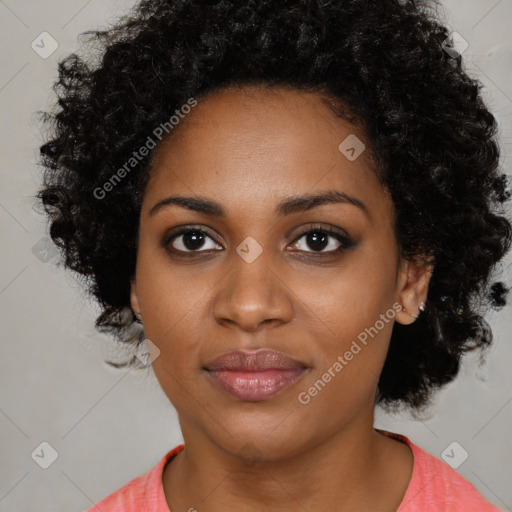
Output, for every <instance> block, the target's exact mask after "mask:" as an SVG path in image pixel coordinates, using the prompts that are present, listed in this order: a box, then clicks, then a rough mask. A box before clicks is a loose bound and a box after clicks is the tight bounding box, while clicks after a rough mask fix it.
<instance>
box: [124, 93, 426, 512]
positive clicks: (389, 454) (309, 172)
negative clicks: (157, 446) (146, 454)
mask: <svg viewBox="0 0 512 512" xmlns="http://www.w3.org/2000/svg"><path fill="white" fill-rule="evenodd" d="M352 133H354V134H356V135H357V137H358V138H359V139H360V140H362V141H364V140H365V139H364V135H363V134H361V133H360V132H359V131H357V130H356V129H355V128H354V127H353V126H352V125H350V124H348V123H347V122H345V121H343V120H341V119H338V118H336V117H335V116H334V115H333V114H332V113H331V112H330V111H329V110H328V109H327V107H326V106H325V105H324V104H323V103H322V101H321V99H320V98H319V97H318V96H317V95H314V94H310V93H304V92H298V91H293V90H288V89H273V90H271V89H267V88H261V87H245V88H242V89H225V90H223V91H220V92H217V93H215V94H213V95H211V96H209V97H208V98H206V99H204V100H202V101H200V102H199V104H198V105H197V106H196V107H195V108H193V110H192V112H191V113H189V114H188V115H187V117H186V118H185V119H184V120H183V121H181V123H180V125H179V126H178V127H177V128H176V129H175V131H174V132H173V134H172V137H170V138H168V139H167V140H166V141H164V142H163V143H162V145H161V146H160V147H159V148H158V149H159V151H158V154H157V158H156V160H155V162H154V166H153V168H152V175H151V178H150V180H149V183H148V186H147V189H146V191H145V195H144V201H143V204H142V209H141V217H140V234H139V247H138V254H137V268H136V276H135V280H134V281H133V282H132V291H131V305H132V308H133V311H134V312H135V313H136V314H138V313H139V312H141V315H142V318H143V321H144V333H145V335H146V337H147V338H148V339H150V340H151V341H152V342H153V343H155V345H156V346H157V347H158V348H159V350H160V354H159V356H158V357H157V358H156V359H155V360H154V361H153V369H154V372H155V375H156V377H157V379H158V381H159V383H160V385H161V386H162V389H163V391H164V392H165V393H166V395H167V397H168V398H169V400H170V401H171V402H172V404H173V405H174V407H175V408H176V410H177V413H178V417H179V421H180V426H181V430H182V434H183V438H184V441H185V449H184V451H183V452H181V453H180V454H179V455H178V456H176V457H175V458H174V459H173V461H171V462H170V463H169V464H168V465H167V466H166V468H165V470H164V475H163V487H164V493H165V496H166V499H167V502H168V504H169V507H170V509H171V510H172V511H173V512H181V511H187V510H189V509H190V508H191V507H195V508H196V509H197V510H198V511H199V512H203V511H208V512H217V511H223V512H224V511H226V510H234V507H235V506H236V510H238V511H241V512H249V511H251V512H252V511H261V510H262V509H264V508H268V509H269V510H273V511H276V512H280V511H301V512H303V511H304V510H307V511H310V512H313V511H318V510H322V511H338V512H344V511H356V510H357V511H358V512H365V511H372V512H380V511H382V512H392V511H395V510H396V509H397V507H398V506H399V504H400V503H401V501H402V498H403V496H404V494H405V492H406V489H407V486H408V483H409V481H410V477H411V474H412V467H413V457H412V453H411V451H410V449H409V448H408V447H407V446H406V445H405V444H403V443H401V442H398V441H396V440H393V439H390V438H388V437H385V436H383V435H381V434H379V433H377V432H376V431H375V430H374V428H373V422H374V407H375V393H376V387H377V383H378V376H379V375H380V372H381V370H382V367H383V364H384V360H385V357H386V353H387V350H388V346H389V340H390V337H391V331H392V327H393V320H391V321H389V322H388V323H385V325H384V328H382V329H381V330H380V331H379V333H378V335H375V336H374V337H373V338H369V342H368V344H367V345H366V346H365V347H364V348H363V349H362V350H361V351H360V352H359V353H358V354H357V355H356V356H354V358H353V359H352V360H351V361H350V362H349V363H348V364H347V365H346V366H345V367H344V368H343V370H342V371H341V372H339V373H337V374H336V377H334V378H332V380H331V381H330V382H329V383H328V384H327V385H326V386H325V388H324V389H323V390H322V391H321V392H320V393H318V395H317V396H315V397H314V398H312V399H311V401H310V403H308V404H307V405H302V404H301V403H299V401H298V399H297V397H298V395H299V393H300V392H303V391H307V390H308V388H310V387H311V386H312V385H313V383H314V382H315V381H317V380H318V379H320V378H321V376H322V374H323V373H324V372H326V371H327V370H328V368H330V367H332V365H333V363H334V362H335V361H336V360H337V358H338V356H340V355H343V354H344V353H345V352H346V351H347V350H348V349H349V347H350V345H351V343H352V341H353V340H356V339H357V335H358V334H359V333H361V332H362V331H364V329H365V328H367V327H370V326H373V325H374V324H375V322H376V321H377V320H378V319H379V318H380V315H381V314H384V313H385V312H386V311H387V310H389V309H392V305H393V304H394V303H400V304H402V305H403V306H404V307H405V308H406V311H407V312H406V311H398V313H397V314H396V316H395V318H394V320H396V321H398V322H400V323H402V324H410V323H412V322H413V321H415V318H414V317H412V316H411V313H412V314H417V313H418V306H419V304H420V302H422V301H425V300H426V297H427V291H428V282H429V278H430V270H431V269H430V268H429V267H427V266H425V265H423V264H421V263H413V262H411V261H407V260H402V261H401V263H400V268H399V271H398V272H397V266H398V263H399V260H398V250H397V245H396V240H395V236H394V232H393V222H394V207H393V203H392V201H391V199H390V197H389V195H388V194H387V192H386V191H385V189H383V188H382V187H381V186H380V184H379V181H378V180H377V178H376V176H375V174H374V173H373V172H372V170H371V166H370V160H369V158H368V153H367V152H363V153H362V154H361V156H359V157H358V158H357V159H356V160H354V161H349V160H348V159H347V158H345V156H344V155H343V154H342V153H341V152H340V151H339V149H338V145H339V144H340V142H341V141H343V140H344V139H345V138H346V137H347V136H348V135H350V134H352ZM366 146H367V147H368V144H366ZM327 189H334V190H339V191H342V192H345V193H346V194H349V195H350V196H353V197H356V198H358V199H359V200H361V201H362V202H363V203H364V204H365V205H366V206H367V208H368V215H366V214H365V213H364V212H363V210H361V209H360V208H358V207H356V206H354V205H351V204H348V203H337V204H326V205H322V206H319V207H316V208H314V209H312V210H309V211H304V212H299V213H294V214H291V215H287V216H279V215H277V214H276V213H274V208H275V206H276V204H277V203H278V202H279V201H280V200H282V199H284V198H287V197H289V196H292V195H302V194H305V193H316V192H319V191H325V190H327ZM171 195H184V196H192V195H199V196H206V197H209V198H212V199H214V200H215V201H217V202H218V203H220V204H221V205H222V206H223V208H224V209H225V210H226V217H225V218H216V217H214V216H210V215H206V214H204V213H198V212H194V211H191V210H188V209H185V208H183V207H180V206H176V205H172V206H169V207H167V208H164V209H161V210H160V211H159V212H157V213H156V214H155V215H154V216H149V210H150V209H151V207H152V206H153V205H155V204H156V203H157V202H158V201H160V200H162V199H164V198H166V197H168V196H171ZM310 223H315V224H319V225H320V227H329V226H331V227H334V228H335V229H338V231H340V230H345V231H346V232H347V233H348V235H349V236H350V238H351V239H352V240H353V241H355V246H354V247H352V248H348V249H345V250H343V251H342V252H340V253H338V252H336V251H335V252H332V253H331V254H332V255H329V254H326V252H327V251H331V250H334V249H337V248H338V247H339V246H340V242H339V241H337V240H336V238H334V237H332V235H330V234H329V233H327V234H326V235H328V236H329V238H328V239H327V241H328V243H329V246H326V247H325V248H323V249H322V248H320V249H318V246H315V245H314V243H313V244H311V242H310V240H311V238H309V237H307V236H304V235H302V233H304V232H305V231H308V230H309V228H310V226H308V224H310ZM184 225H187V226H189V225H193V226H194V227H199V228H201V229H204V230H206V231H207V236H206V235H205V239H204V246H199V247H198V248H197V249H196V250H195V251H196V252H195V253H194V254H193V255H192V257H191V258H189V259H187V258H185V257H182V258H181V259H180V257H179V256H176V255H173V253H172V252H169V251H167V250H166V249H165V248H164V247H163V245H162V240H163V239H164V236H165V234H166V233H169V231H170V229H171V228H176V227H178V226H181V227H184ZM174 231H178V229H175V230H174ZM341 233H342V231H341ZM249 236H250V237H252V238H254V239H255V240H256V241H257V242H258V243H259V244H260V246H261V247H262V249H263V252H262V254H261V255H260V256H259V257H258V258H257V259H256V260H255V261H253V262H252V263H247V262H246V261H245V260H244V259H243V258H241V257H240V256H239V254H238V253H237V252H236V248H237V247H238V246H239V245H240V244H241V242H242V241H243V240H245V239H246V238H247V237H249ZM210 237H211V239H210ZM185 238H187V235H184V236H180V235H178V236H177V237H175V238H174V239H173V240H171V241H170V242H169V244H168V247H169V248H171V249H172V248H174V249H175V250H182V251H187V250H188V251H189V252H188V254H191V253H192V251H191V250H190V249H189V247H190V245H188V246H187V245H185V244H186V242H185V240H184V239H185ZM190 240H191V239H190V236H189V237H188V242H189V243H190ZM308 240H309V242H308ZM192 241H193V240H192ZM210 249H211V250H210ZM216 249H218V250H216ZM201 251H203V252H201ZM208 252H209V254H208ZM197 253H199V254H197ZM319 253H320V254H322V253H323V256H319ZM315 256H316V257H315ZM322 258H323V259H322ZM392 310H393V309H392ZM411 341H412V340H411ZM256 348H273V349H275V350H279V351H281V352H283V353H285V354H287V355H288V356H290V357H292V358H294V359H297V360H298V361H301V362H303V363H305V364H306V365H307V366H308V367H309V369H308V371H307V372H306V373H305V374H304V375H303V376H302V377H301V378H300V379H299V380H298V381H297V382H296V383H294V384H293V385H292V386H291V387H289V388H286V389H284V390H282V391H280V392H279V393H278V394H277V395H275V396H273V397H271V398H270V399H267V400H263V401H258V402H243V401H240V400H236V399H235V398H233V397H231V396H230V395H228V394H226V393H224V392H223V391H221V390H219V389H218V388H217V387H216V386H215V385H214V384H212V382H211V380H210V379H209V378H208V376H207V375H206V373H205V371H204V370H203V367H204V366H205V365H206V363H208V362H209V361H211V360H212V359H213V358H215V357H217V356H218V355H220V354H223V353H226V352H230V351H234V350H238V349H256ZM250 453H254V456H253V459H252V460H251V456H250Z"/></svg>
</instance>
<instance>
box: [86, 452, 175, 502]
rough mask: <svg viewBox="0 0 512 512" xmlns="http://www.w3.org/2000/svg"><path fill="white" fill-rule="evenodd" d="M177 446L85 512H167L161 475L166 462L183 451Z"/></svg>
mask: <svg viewBox="0 0 512 512" xmlns="http://www.w3.org/2000/svg"><path fill="white" fill-rule="evenodd" d="M183 448H184V445H183V444H181V445H178V446H176V447H175V448H173V449H172V450H170V451H169V452H167V453H166V454H165V455H164V456H163V457H162V459H160V461H159V462H158V463H157V464H156V465H155V466H154V467H153V468H152V469H151V470H149V471H147V472H146V473H143V474H142V475H139V476H137V477H135V478H134V479H132V480H130V481H129V482H128V483H127V484H125V485H123V487H121V488H120V489H118V490H117V491H114V492H113V493H112V494H110V495H108V496H107V497H106V498H104V499H102V500H101V501H100V502H98V503H96V504H95V505H94V506H93V507H91V508H90V509H88V510H87V511H86V512H97V511H98V510H101V511H102V512H114V511H115V512H140V511H141V510H147V511H148V512H149V511H151V512H168V510H169V508H168V507H167V503H166V500H165V496H164V493H163V487H162V473H163V470H164V467H165V465H166V464H167V462H168V461H169V460H170V459H171V458H172V457H174V456H175V455H177V454H178V453H179V452H180V451H181V450H183Z"/></svg>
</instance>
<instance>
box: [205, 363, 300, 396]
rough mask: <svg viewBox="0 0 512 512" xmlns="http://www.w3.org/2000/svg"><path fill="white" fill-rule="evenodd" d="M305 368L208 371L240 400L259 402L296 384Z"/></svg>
mask: <svg viewBox="0 0 512 512" xmlns="http://www.w3.org/2000/svg"><path fill="white" fill-rule="evenodd" d="M304 372H305V368H297V369H290V370H264V371H253V372H250V371H233V370H216V371H208V373H209V374H210V375H211V376H212V377H213V380H214V381H215V382H216V383H217V384H218V385H219V386H220V387H221V388H222V389H223V390H224V391H226V392H227V393H229V394H230V395H231V396H233V397H235V398H237V399H238V400H245V401H250V402H257V401H259V400H265V399H266V398H270V397H271V396H274V395H275V394H276V393H278V392H279V391H281V390H283V389H285V388H287V387H289V386H291V385H292V384H294V383H295V382H296V381H297V380H298V379H299V378H300V377H301V376H302V374H303V373H304Z"/></svg>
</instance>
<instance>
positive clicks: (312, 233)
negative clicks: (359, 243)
mask: <svg viewBox="0 0 512 512" xmlns="http://www.w3.org/2000/svg"><path fill="white" fill-rule="evenodd" d="M303 238H304V239H305V241H304V242H302V243H301V242H300V241H301V240H302V239H303ZM297 240H298V241H296V242H295V243H294V245H295V247H297V249H298V250H299V251H303V252H313V253H334V252H341V251H342V250H344V249H348V248H350V247H352V246H353V245H354V243H353V242H352V240H351V239H350V238H348V237H347V236H346V235H343V234H341V233H339V232H338V231H335V230H333V229H332V228H325V227H313V228H312V229H309V230H308V231H305V232H304V233H301V235H300V236H299V238H297ZM308 247H309V248H311V249H312V250H307V248H308ZM325 249H327V250H325Z"/></svg>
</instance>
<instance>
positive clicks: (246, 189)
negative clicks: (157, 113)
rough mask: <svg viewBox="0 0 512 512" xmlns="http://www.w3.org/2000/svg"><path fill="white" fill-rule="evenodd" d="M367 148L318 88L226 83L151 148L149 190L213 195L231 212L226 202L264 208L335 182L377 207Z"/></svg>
mask: <svg viewBox="0 0 512 512" xmlns="http://www.w3.org/2000/svg"><path fill="white" fill-rule="evenodd" d="M344 141H348V142H349V144H348V145H349V146H350V145H352V146H354V143H355V145H356V150H357V151H358V152H359V151H361V153H360V155H359V156H358V157H357V158H355V159H349V158H347V154H346V153H344V151H345V150H346V146H347V144H345V143H344ZM350 143H352V144H350ZM340 144H342V150H343V151H342V150H340ZM358 144H359V145H358ZM363 144H364V146H363ZM365 146H366V147H367V144H366V142H365V140H364V135H363V134H362V133H361V132H360V131H359V129H358V128H357V127H355V126H354V125H352V124H350V123H348V121H345V120H343V119H341V118H338V117H336V116H335V115H334V114H333V112H332V111H331V110H330V109H329V108H328V107H327V106H326V104H325V103H324V101H323V100H322V97H320V96H319V95H317V94H314V93H306V92H302V91H297V90H293V89H284V88H261V87H256V86H248V87H243V88H231V89H224V90H221V91H219V92H216V93H213V94H212V95H210V96H207V97H206V98H204V99H202V100H200V101H199V102H198V104H197V106H195V107H194V108H193V109H192V111H191V112H190V113H188V114H186V115H185V116H183V118H182V119H181V120H180V122H179V124H178V126H177V127H176V128H175V129H174V131H173V132H171V136H170V137H168V138H167V139H164V141H163V142H162V143H161V145H160V146H159V147H158V148H157V153H156V155H155V159H154V161H153V166H152V169H151V179H150V181H149V183H148V188H147V195H148V196H149V197H150V198H151V199H153V200H157V199H158V198H161V196H162V195H163V194H164V193H167V192H169V193H171V192H172V193H173V194H174V193H183V194H184V195H185V194H186V195H187V196H190V195H193V194H197V195H202V196H212V195H215V196H216V199H217V200H218V201H219V202H220V203H223V204H225V206H226V210H227V211H228V212H229V209H230V205H232V206H233V207H238V206H240V204H244V205H249V204H250V205H251V206H252V207H253V210H252V211H255V209H256V210H257V209H258V206H259V205H261V208H262V209H263V207H265V208H268V204H265V205H263V203H266V201H267V200H268V201H270V202H271V203H274V204H275V203H277V202H278V201H279V199H281V198H282V197H285V196H290V195H302V194H304V193H308V192H312V191H314V190H315V189H318V190H320V189H327V188H330V189H332V188H337V189H338V190H340V191H343V192H345V193H347V194H349V195H352V196H362V197H361V199H362V200H363V202H365V203H367V204H373V205H374V206H375V207H377V209H378V204H376V203H379V202H380V203H385V202H386V198H385V197H384V196H385V194H384V191H383V190H382V187H381V185H380V182H379V181H378V179H377V177H376V175H375V173H374V171H373V169H372V165H371V159H370V156H369V151H366V149H362V148H364V147H365ZM352 154H353V153H352ZM363 197H364V198H366V201H365V200H364V199H363ZM388 207H389V205H386V204H382V208H383V209H384V210H385V209H386V208H388ZM381 213H382V212H381Z"/></svg>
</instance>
